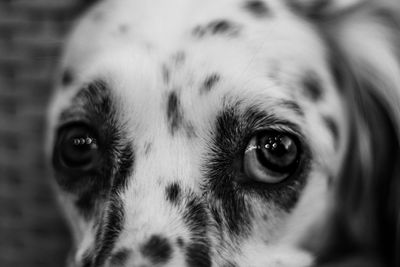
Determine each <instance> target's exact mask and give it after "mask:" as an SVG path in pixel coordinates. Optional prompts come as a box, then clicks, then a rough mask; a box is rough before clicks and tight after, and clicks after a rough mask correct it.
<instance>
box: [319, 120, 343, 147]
mask: <svg viewBox="0 0 400 267" xmlns="http://www.w3.org/2000/svg"><path fill="white" fill-rule="evenodd" d="M323 120H324V122H325V124H326V126H327V127H328V130H329V131H330V133H331V135H332V138H333V140H334V142H335V146H337V145H338V143H339V139H340V138H339V137H340V136H339V127H338V125H337V124H336V122H335V120H334V119H333V118H331V117H324V118H323Z"/></svg>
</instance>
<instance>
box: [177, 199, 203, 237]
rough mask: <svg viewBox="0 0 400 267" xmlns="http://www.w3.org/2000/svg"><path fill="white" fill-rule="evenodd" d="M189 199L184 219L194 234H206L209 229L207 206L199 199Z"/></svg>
mask: <svg viewBox="0 0 400 267" xmlns="http://www.w3.org/2000/svg"><path fill="white" fill-rule="evenodd" d="M189 198H190V200H189V201H188V202H187V204H186V209H185V213H184V216H183V218H184V220H185V222H186V224H187V225H188V227H189V229H191V231H192V232H196V233H199V232H201V233H203V234H205V233H206V231H207V227H208V214H207V211H206V208H205V205H204V204H203V202H202V201H201V200H200V199H199V198H198V197H195V196H191V197H189Z"/></svg>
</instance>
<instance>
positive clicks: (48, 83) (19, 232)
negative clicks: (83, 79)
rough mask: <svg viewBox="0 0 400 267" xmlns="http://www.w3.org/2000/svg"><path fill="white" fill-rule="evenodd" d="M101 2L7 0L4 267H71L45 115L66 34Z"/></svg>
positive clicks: (1, 188) (2, 92) (0, 21)
mask: <svg viewBox="0 0 400 267" xmlns="http://www.w3.org/2000/svg"><path fill="white" fill-rule="evenodd" d="M90 2H93V1H84V0H0V266H1V267H19V266H24V267H25V266H26V267H38V266H52V267H54V266H64V265H65V264H64V262H65V257H66V253H67V250H68V247H69V246H70V239H69V235H68V232H67V229H66V226H65V223H64V221H63V219H62V216H61V213H60V211H59V208H58V207H57V205H56V203H55V200H54V194H53V193H52V191H51V189H50V186H49V180H50V178H49V175H48V174H47V171H46V164H45V160H44V152H43V150H44V149H43V141H44V133H45V115H46V114H45V112H46V106H47V102H48V100H49V97H50V95H51V94H50V92H51V88H52V83H53V81H54V79H55V77H54V73H55V69H56V66H57V60H58V58H59V53H60V48H61V47H62V43H63V39H64V36H65V33H66V32H67V31H68V29H69V28H70V26H71V23H72V22H73V21H74V20H75V19H76V17H77V16H78V15H79V14H80V13H81V12H82V11H83V10H84V9H85V8H86V7H87V6H88V5H89V4H91V3H90Z"/></svg>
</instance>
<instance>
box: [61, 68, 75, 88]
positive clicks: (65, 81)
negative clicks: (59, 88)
mask: <svg viewBox="0 0 400 267" xmlns="http://www.w3.org/2000/svg"><path fill="white" fill-rule="evenodd" d="M73 81H74V77H73V74H72V71H71V70H70V69H66V70H65V71H64V72H63V73H62V77H61V84H62V85H63V86H69V85H70V84H71V83H72V82H73Z"/></svg>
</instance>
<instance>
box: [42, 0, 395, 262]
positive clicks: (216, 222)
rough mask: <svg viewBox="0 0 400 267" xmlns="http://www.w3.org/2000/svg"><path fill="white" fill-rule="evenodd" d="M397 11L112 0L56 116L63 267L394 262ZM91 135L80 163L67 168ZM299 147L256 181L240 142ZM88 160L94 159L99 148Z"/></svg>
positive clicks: (65, 85) (83, 42)
mask: <svg viewBox="0 0 400 267" xmlns="http://www.w3.org/2000/svg"><path fill="white" fill-rule="evenodd" d="M399 9H400V4H399V3H398V2H397V1H395V0H386V1H382V0H377V1H373V0H353V1H346V0H331V1H323V0H285V1H284V0H255V1H253V0H218V1H216V0H204V1H194V0H193V1H189V0H171V1H163V0H119V1H116V0H104V1H100V2H99V3H97V4H95V5H94V6H93V7H92V8H91V9H90V10H89V11H88V12H86V14H85V15H84V16H83V17H82V19H81V20H80V21H79V22H78V23H77V25H76V27H75V29H74V30H73V31H72V33H71V36H70V38H69V40H68V42H67V44H66V47H65V53H64V56H63V58H62V61H61V67H60V69H61V70H60V73H61V74H60V78H59V82H58V83H57V85H56V90H55V93H54V97H53V100H52V102H51V105H50V109H49V126H48V133H49V135H48V136H49V138H48V140H49V141H48V149H47V150H48V152H49V153H48V154H49V158H51V160H49V161H51V162H52V163H53V170H54V172H53V173H54V177H55V179H54V181H55V190H56V192H57V194H58V195H59V197H60V201H61V204H62V206H63V208H64V210H65V214H66V217H67V219H68V221H69V223H70V225H71V231H72V234H73V236H74V243H75V246H74V251H73V255H74V256H73V257H72V259H71V261H70V262H69V264H70V265H69V266H71V267H77V266H85V267H95V266H96V267H97V266H98V267H102V266H108V267H113V266H174V267H180V266H188V267H197V266H199V267H211V266H223V267H225V266H229V267H234V266H237V267H248V266H251V267H274V266H287V267H288V266H293V267H295V266H296V267H298V266H312V265H314V266H320V267H328V266H343V267H344V266H352V267H353V266H400V259H399V255H398V253H397V252H398V251H399V250H400V179H399V178H400V177H399V175H400V170H399V168H400V167H399V166H400V153H399V152H400V58H399V55H400V10H399ZM71 129H72V130H75V131H76V130H77V129H78V130H79V131H84V130H82V129H90V130H87V131H88V132H89V133H90V134H92V135H93V136H94V137H95V140H96V142H97V145H98V147H99V150H98V152H97V153H98V154H96V163H95V165H94V166H92V167H91V168H90V170H89V169H79V168H75V169H74V168H70V167H69V166H68V165H66V164H64V163H63V162H62V161H60V157H61V156H62V155H63V153H64V150H63V149H64V147H63V144H64V143H63V140H64V139H63V138H64V137H65V136H68V134H70V131H71ZM263 131H275V132H285V133H287V134H290V135H291V136H295V137H296V140H297V141H296V143H297V145H298V146H299V151H300V152H301V157H300V158H298V164H299V167H298V168H296V170H295V171H294V172H293V173H292V174H291V176H290V178H288V179H286V180H284V181H283V182H280V183H277V184H268V183H260V182H255V181H252V180H251V179H250V178H249V177H248V176H247V175H245V174H244V172H243V158H244V153H245V149H246V146H247V144H248V143H249V140H250V139H251V138H252V137H254V136H255V135H257V134H259V133H260V132H263ZM96 151H97V150H96Z"/></svg>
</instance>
